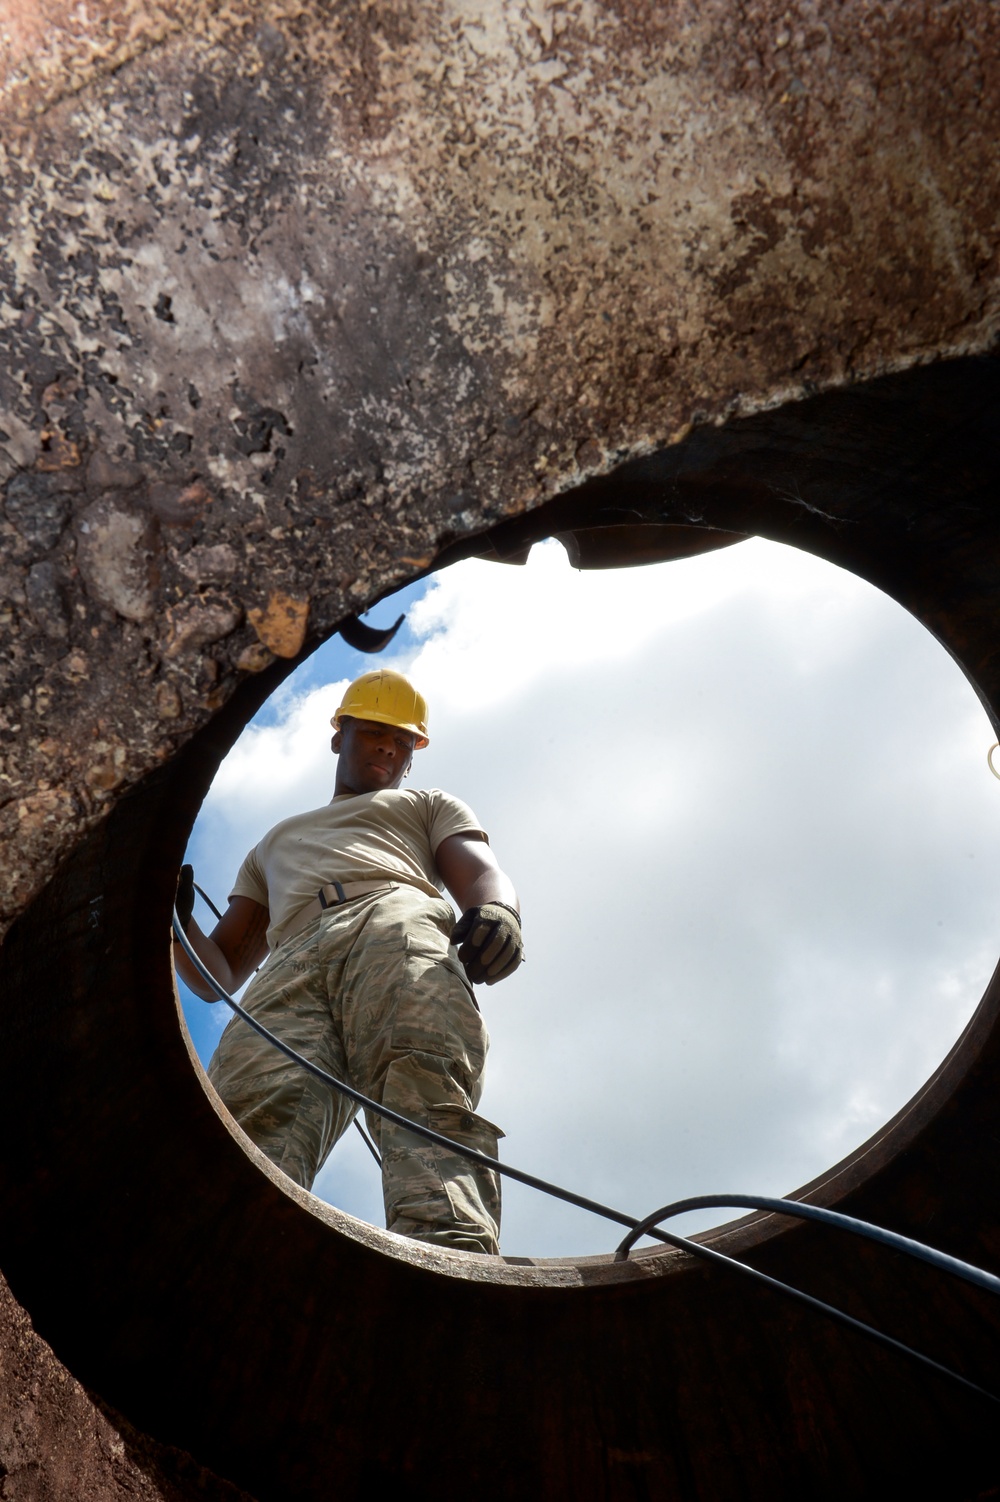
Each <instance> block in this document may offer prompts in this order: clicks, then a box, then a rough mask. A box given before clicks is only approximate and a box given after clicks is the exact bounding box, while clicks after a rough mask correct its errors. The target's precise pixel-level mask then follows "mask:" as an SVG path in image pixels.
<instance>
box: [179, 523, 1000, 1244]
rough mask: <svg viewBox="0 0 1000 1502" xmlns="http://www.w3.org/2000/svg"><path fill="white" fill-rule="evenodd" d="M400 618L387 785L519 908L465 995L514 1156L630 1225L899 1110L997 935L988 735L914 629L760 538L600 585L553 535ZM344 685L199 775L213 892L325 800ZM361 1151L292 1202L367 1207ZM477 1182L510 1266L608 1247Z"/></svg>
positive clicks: (255, 733) (865, 589)
mask: <svg viewBox="0 0 1000 1502" xmlns="http://www.w3.org/2000/svg"><path fill="white" fill-rule="evenodd" d="M410 625H411V627H413V628H414V629H416V630H417V631H418V634H421V635H422V636H423V640H422V641H421V642H420V644H419V645H418V647H417V648H416V649H415V650H410V651H409V652H408V653H406V654H405V655H404V656H403V657H401V658H397V659H396V662H397V665H402V666H404V667H405V668H406V669H407V670H408V671H410V672H411V674H412V676H413V678H414V680H415V681H416V682H417V684H418V686H419V687H420V688H421V690H422V691H423V692H425V693H426V695H427V697H428V699H429V701H430V714H431V721H430V728H431V736H432V743H431V746H430V747H429V748H428V749H427V750H426V751H424V752H421V753H419V754H418V756H417V758H416V762H415V769H414V773H415V780H416V781H418V783H419V784H421V785H425V786H443V787H447V788H449V789H450V790H452V791H453V792H456V793H458V794H459V795H460V796H462V797H464V798H466V799H467V801H469V802H470V803H471V804H472V806H473V807H474V808H475V809H476V810H477V812H478V813H479V816H480V817H481V818H482V820H483V822H484V824H485V826H486V828H487V829H488V830H489V831H490V835H491V839H492V842H493V845H494V848H495V849H496V851H497V853H498V855H499V857H500V859H501V861H502V863H503V864H504V866H505V867H506V868H507V869H508V870H509V872H510V874H511V875H512V877H513V879H514V880H515V882H516V884H517V885H518V887H519V889H520V892H521V897H522V901H523V906H524V913H525V933H526V943H527V952H528V961H527V964H526V965H525V966H524V967H523V969H522V970H521V971H520V972H519V973H518V975H517V976H515V977H514V978H512V979H511V980H510V981H509V982H507V983H505V984H503V985H502V986H500V987H496V988H493V989H490V990H487V991H485V992H484V993H483V995H482V1001H483V1007H484V1013H485V1014H486V1015H487V1017H488V1020H489V1024H490V1027H491V1031H492V1033H493V1037H494V1046H493V1052H492V1054H491V1062H490V1073H489V1081H488V1084H487V1091H486V1095H485V1097H484V1101H483V1105H482V1109H483V1111H484V1112H485V1114H486V1115H488V1116H490V1117H491V1118H492V1119H494V1120H498V1121H499V1122H500V1123H501V1125H503V1126H504V1127H505V1129H506V1130H507V1133H508V1139H507V1142H506V1144H505V1155H506V1156H507V1157H508V1159H509V1160H510V1161H512V1162H516V1163H518V1164H519V1165H521V1166H523V1167H525V1168H528V1169H530V1170H531V1171H533V1172H537V1173H542V1174H544V1175H546V1176H548V1177H551V1178H554V1179H556V1180H558V1181H559V1182H561V1183H565V1184H568V1185H570V1186H571V1187H573V1188H575V1189H576V1190H578V1191H579V1192H581V1193H584V1194H588V1195H591V1196H593V1197H595V1198H597V1199H603V1200H605V1201H606V1202H611V1203H613V1204H616V1205H618V1206H619V1207H620V1208H622V1209H625V1210H628V1211H630V1212H632V1213H635V1214H643V1213H646V1212H647V1211H648V1210H650V1209H652V1208H654V1207H655V1206H656V1205H657V1204H661V1203H663V1202H665V1201H666V1200H668V1199H671V1198H675V1197H680V1196H681V1195H684V1194H689V1193H699V1192H701V1193H708V1192H724V1191H726V1190H732V1191H743V1192H748V1191H753V1190H757V1191H759V1192H762V1193H774V1192H785V1191H788V1190H791V1189H793V1188H795V1187H797V1185H799V1184H801V1183H803V1182H805V1181H807V1180H808V1179H810V1178H812V1177H814V1176H815V1175H816V1174H818V1173H820V1172H821V1171H822V1170H823V1169H824V1168H826V1167H828V1166H830V1165H831V1164H832V1163H833V1161H835V1159H837V1158H839V1157H840V1156H842V1155H843V1154H844V1153H846V1152H847V1151H849V1150H851V1149H852V1148H853V1147H855V1146H857V1145H858V1144H859V1143H860V1142H861V1141H862V1140H863V1139H864V1137H866V1136H867V1135H868V1134H869V1133H870V1132H871V1131H872V1130H873V1129H874V1128H875V1127H877V1126H878V1125H879V1123H880V1122H881V1121H884V1120H886V1119H888V1117H890V1116H891V1115H892V1114H893V1113H894V1112H895V1111H896V1110H897V1109H898V1108H899V1107H900V1106H901V1105H902V1104H904V1102H905V1100H906V1099H907V1098H908V1097H909V1095H911V1094H912V1093H913V1092H914V1090H915V1089H917V1088H918V1087H919V1085H920V1084H921V1083H922V1081H923V1080H924V1078H925V1077H926V1076H927V1074H928V1073H930V1072H931V1070H932V1069H933V1068H934V1066H935V1064H936V1063H937V1062H938V1061H939V1060H940V1059H941V1058H942V1057H943V1056H944V1054H945V1053H946V1052H947V1050H948V1048H949V1047H950V1045H951V1043H952V1042H953V1041H954V1039H955V1037H956V1036H957V1035H958V1033H959V1032H960V1030H961V1028H962V1026H963V1025H964V1022H965V1020H966V1018H967V1017H968V1015H969V1013H970V1011H971V1010H972V1008H973V1006H974V1004H975V1002H976V1001H977V1000H978V997H979V994H980V993H981V991H982V989H983V987H984V985H985V983H986V980H987V979H988V975H989V970H990V969H991V968H992V963H993V957H994V956H995V953H996V948H997V943H996V933H995V928H996V924H995V920H994V914H993V907H994V904H993V902H992V900H991V895H990V894H991V893H992V891H993V890H994V889H995V885H996V880H997V877H998V875H1000V869H998V867H1000V856H998V854H997V852H998V851H1000V841H998V839H997V835H998V834H1000V789H998V788H997V785H996V783H995V781H994V779H993V778H991V777H990V775H989V772H988V770H987V769H986V766H985V753H986V750H987V748H988V746H989V744H990V739H991V732H990V728H989V724H988V722H987V720H986V717H985V715H984V713H983V711H982V709H981V707H980V706H979V703H978V700H977V699H976V697H975V695H974V693H973V691H972V689H971V688H970V687H969V685H968V684H967V683H966V682H965V681H964V679H963V678H962V677H961V674H960V673H959V671H958V670H957V669H956V667H955V666H954V664H953V663H952V662H951V660H950V659H949V658H948V657H947V655H946V654H945V652H944V651H943V649H942V648H941V647H940V646H939V645H938V644H937V643H935V642H934V641H933V639H932V638H931V637H930V636H929V634H928V633H927V632H925V631H924V630H923V629H922V628H921V627H920V626H918V625H917V623H916V622H914V621H913V620H912V619H911V618H910V617H909V616H908V615H907V614H906V613H905V612H904V611H902V610H901V609H900V608H899V607H898V606H896V605H895V604H894V603H893V602H891V601H889V600H887V599H886V598H885V597H884V596H882V595H880V594H879V593H878V591H876V590H874V589H872V588H871V587H870V586H868V585H866V584H864V583H862V582H861V581H859V580H857V579H855V578H853V577H852V576H850V575H847V574H844V573H842V572H839V571H838V570H836V569H833V568H831V567H830V566H828V565H826V564H823V563H820V562H818V561H817V560H815V559H813V558H811V557H809V556H807V555H803V554H799V553H795V552H793V551H792V550H790V549H784V548H780V547H777V546H775V545H773V544H767V543H764V542H760V541H752V542H749V543H745V544H741V545H739V546H738V547H734V548H731V549H727V550H724V551H722V552H719V553H717V554H714V555H706V556H704V557H701V558H696V559H691V560H687V561H685V562H679V563H673V564H669V565H664V566H661V567H656V568H645V569H634V570H622V571H620V572H610V573H602V574H576V573H574V572H573V571H572V570H571V569H570V568H569V566H568V564H567V562H566V560H565V556H564V555H563V553H562V550H561V549H560V548H559V547H558V545H557V544H551V545H546V546H543V547H538V548H536V549H535V550H534V552H533V554H532V557H531V560H530V561H529V563H528V565H527V566H526V567H525V568H523V569H518V568H505V567H499V566H497V565H491V564H485V563H477V562H470V563H467V564H463V565H459V566H456V567H454V568H452V569H450V570H448V571H446V572H445V573H443V574H441V575H440V576H438V577H437V578H436V579H435V580H434V581H433V583H432V586H431V588H430V589H429V591H428V593H427V595H426V597H425V598H424V600H423V601H421V602H419V603H418V604H417V605H416V606H414V607H412V608H411V611H410ZM341 688H342V685H331V687H329V688H328V689H325V690H314V691H310V692H309V693H307V694H305V695H302V696H297V695H296V694H295V692H294V689H293V690H291V691H288V692H287V693H286V704H285V710H284V714H283V718H282V719H281V721H280V723H279V724H278V725H277V726H275V727H272V728H270V729H267V728H265V729H260V728H255V729H252V730H251V731H249V732H248V733H247V735H246V737H245V738H244V740H243V741H241V742H240V744H239V746H238V747H237V748H236V749H235V751H234V752H233V753H232V755H231V757H230V758H229V760H228V761H227V762H226V763H225V765H224V767H223V768H222V769H221V771H220V775H219V777H218V779H217V781H216V784H215V786H214V787H213V790H212V794H211V795H210V799H209V801H208V804H207V806H206V810H205V814H204V829H205V831H206V835H205V844H206V846H207V847H210V855H209V856H208V857H207V858H208V859H210V861H211V862H213V863H218V865H219V867H220V868H221V866H222V865H223V864H224V863H225V861H226V860H227V859H228V862H229V865H228V868H227V876H228V874H230V873H231V872H232V871H234V870H235V868H236V865H238V863H239V861H240V860H241V859H242V856H243V854H244V853H245V851H246V849H247V847H248V846H249V845H250V844H251V843H253V842H254V840H256V839H257V838H259V836H260V834H262V833H263V832H264V830H265V829H266V828H268V827H269V826H270V824H271V823H273V822H274V821H275V820H276V819H277V818H280V817H283V816H284V815H285V814H286V813H290V812H292V811H295V810H296V809H301V808H305V807H309V806H315V805H316V804H318V803H321V802H324V801H325V800H326V799H327V798H328V797H329V795H330V792H331V790H332V787H331V785H332V777H333V763H332V760H331V758H330V754H329V736H330V729H329V724H328V721H329V716H330V714H331V713H332V710H333V708H334V707H335V705H336V703H337V702H338V700H339V695H340V690H341ZM226 879H227V877H221V878H220V880H221V881H222V884H223V885H224V883H225V880H226ZM359 1154H360V1156H359ZM363 1154H364V1149H363V1148H362V1147H360V1144H359V1146H358V1147H357V1148H355V1147H353V1146H352V1147H349V1148H348V1147H341V1148H339V1149H338V1150H337V1153H336V1154H335V1155H334V1158H333V1159H332V1160H331V1163H330V1164H329V1165H328V1168H327V1169H326V1170H325V1172H324V1175H323V1176H322V1177H321V1180H320V1182H319V1184H318V1186H317V1187H318V1188H319V1189H320V1191H321V1192H326V1193H327V1194H328V1195H329V1197H330V1198H331V1199H333V1200H334V1201H335V1202H337V1203H341V1204H343V1205H344V1207H345V1208H347V1209H354V1210H355V1211H356V1213H361V1214H364V1215H367V1216H369V1217H371V1216H376V1217H377V1215H378V1209H377V1202H378V1197H377V1187H376V1186H375V1185H374V1181H373V1180H372V1177H371V1175H370V1174H368V1170H367V1168H366V1167H365V1166H364V1161H363ZM366 1174H367V1175H368V1177H367V1179H366V1178H365V1175H366ZM362 1185H364V1187H363V1188H362V1187H360V1186H362ZM505 1193H506V1196H507V1210H506V1212H505V1234H504V1249H505V1250H506V1251H508V1252H509V1253H511V1254H513V1255H518V1254H530V1253H534V1254H543V1255H544V1254H549V1255H568V1254H570V1253H572V1252H579V1253H582V1252H589V1251H595V1250H602V1249H608V1248H610V1247H611V1246H613V1245H614V1243H615V1241H616V1239H617V1234H616V1230H615V1228H614V1227H613V1226H609V1225H608V1224H606V1223H602V1222H599V1221H595V1220H593V1219H592V1218H590V1217H585V1216H583V1215H582V1214H580V1213H577V1212H573V1211H570V1210H568V1209H567V1208H565V1207H562V1206H554V1205H552V1204H550V1203H549V1202H547V1201H545V1200H541V1199H540V1198H539V1197H538V1196H535V1195H532V1194H530V1193H529V1192H528V1191H522V1190H520V1189H518V1188H511V1189H508V1190H506V1191H505Z"/></svg>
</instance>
